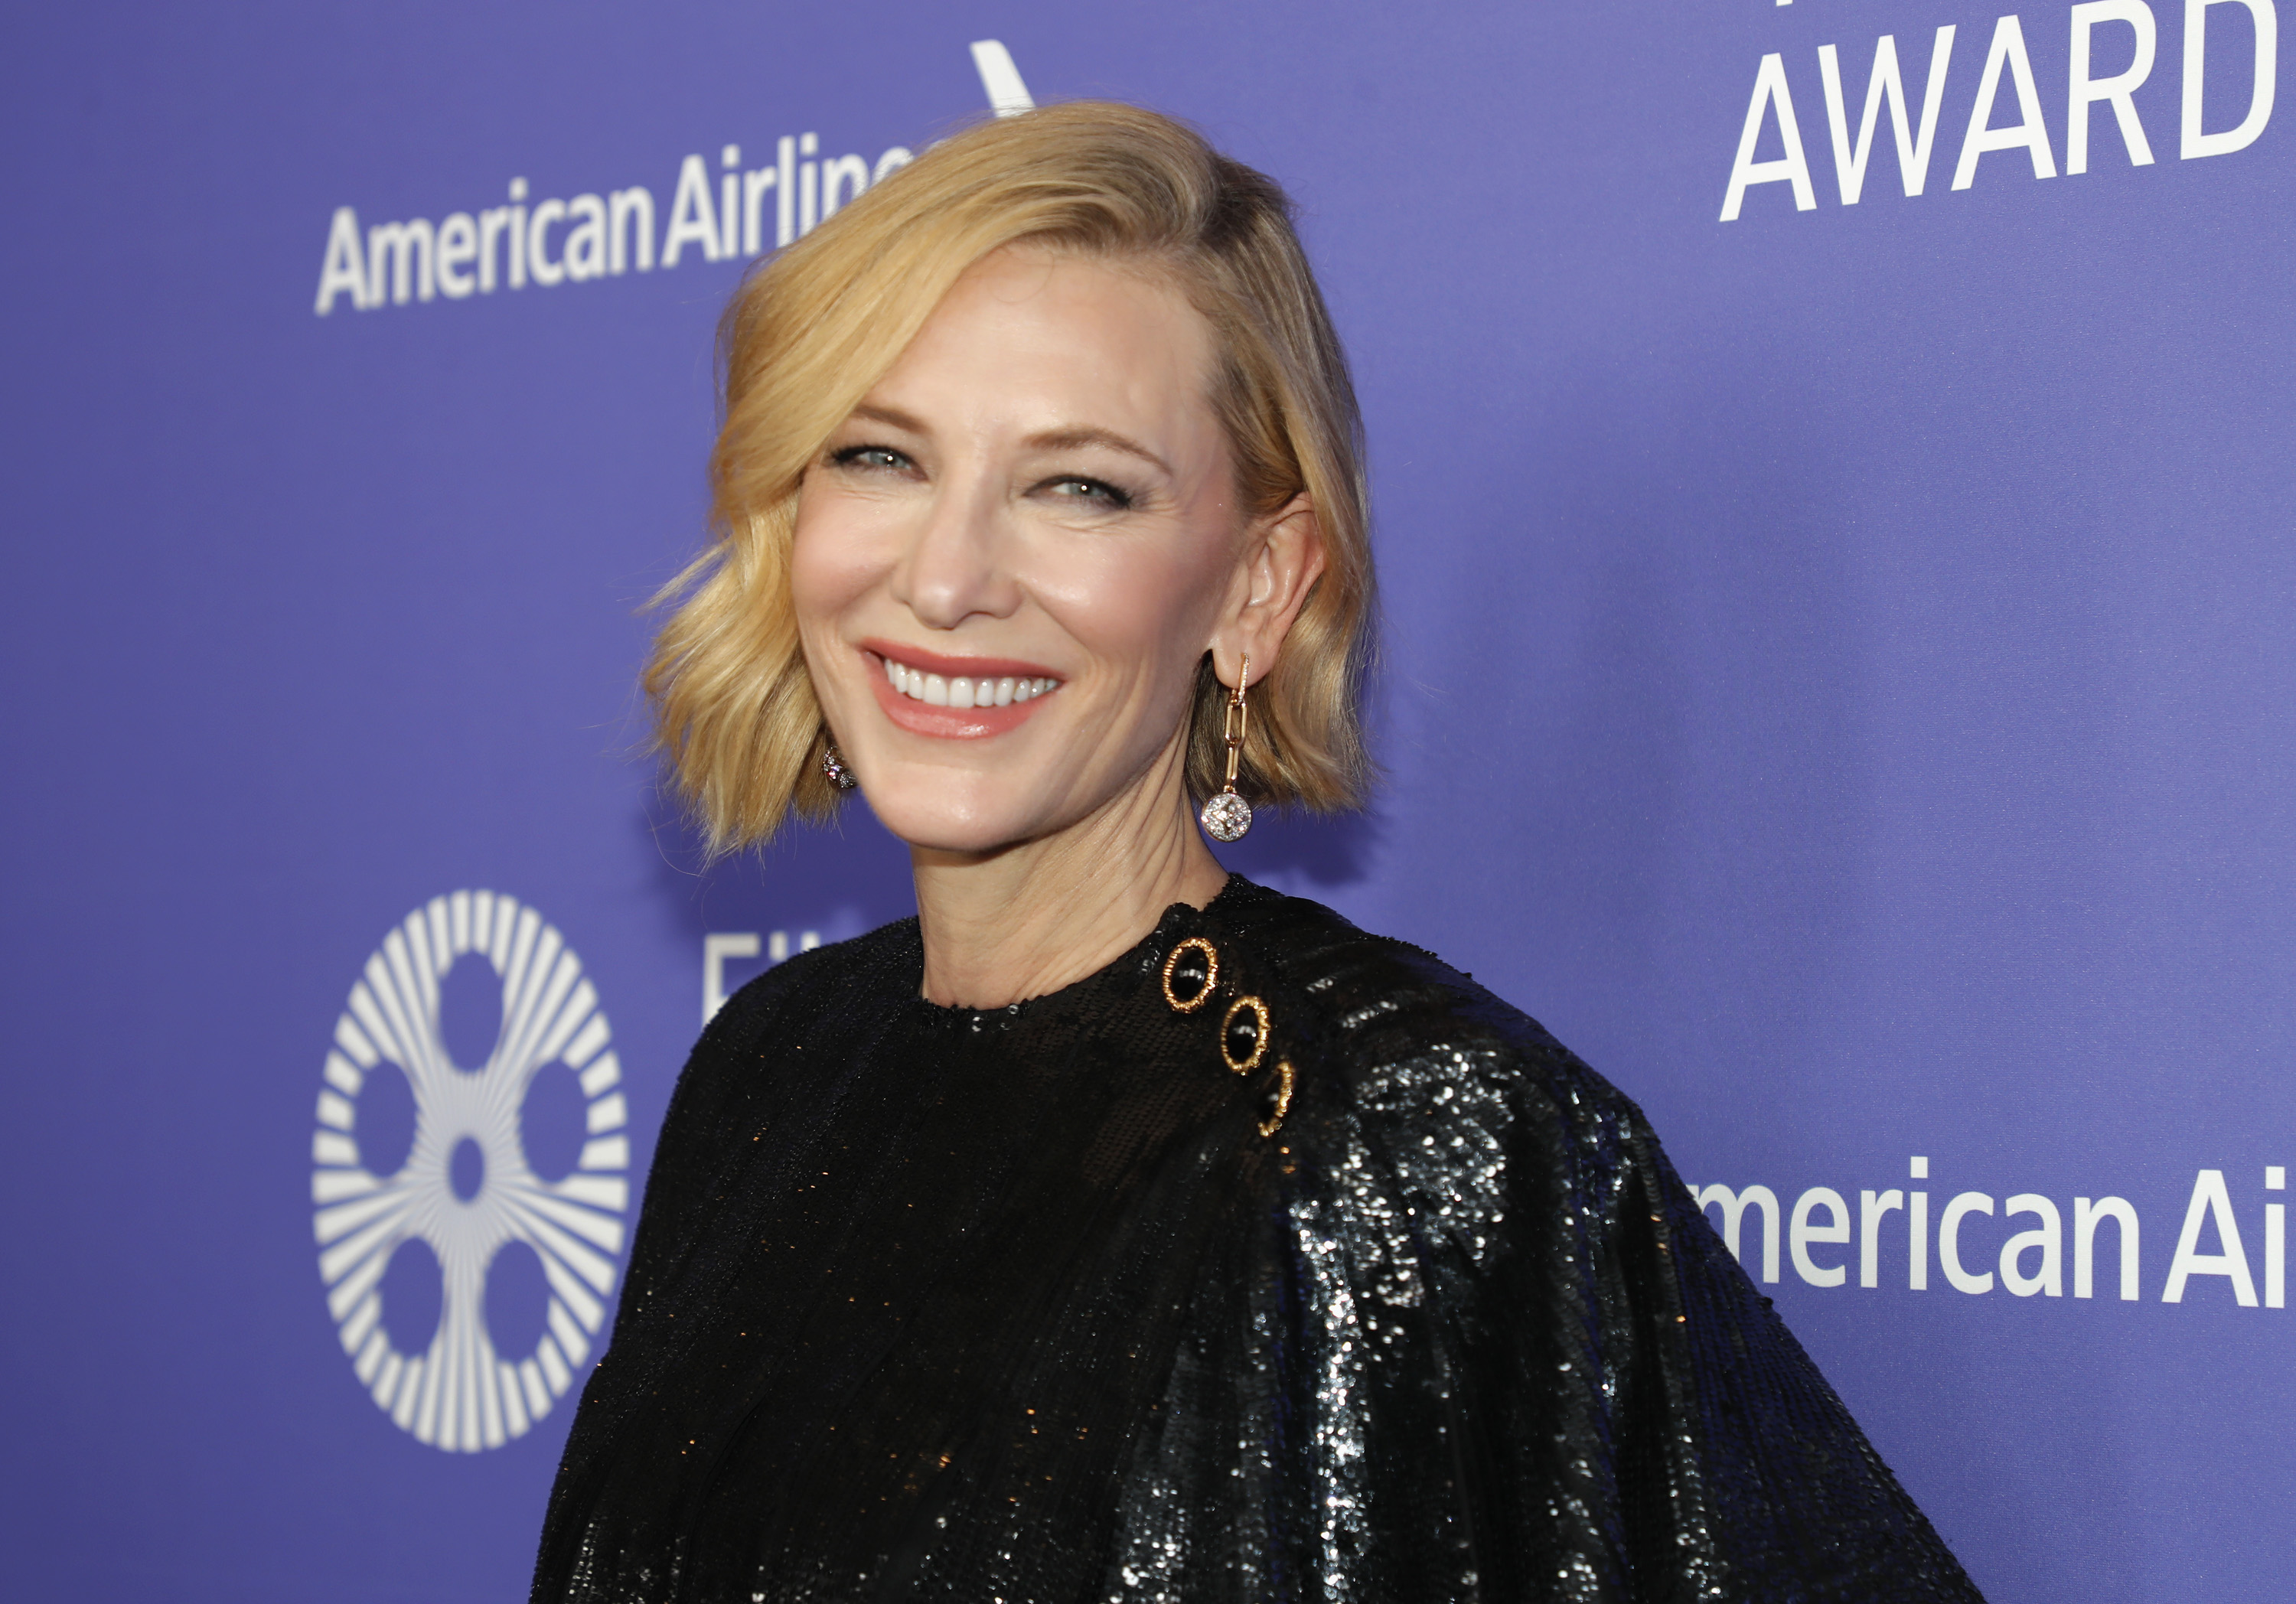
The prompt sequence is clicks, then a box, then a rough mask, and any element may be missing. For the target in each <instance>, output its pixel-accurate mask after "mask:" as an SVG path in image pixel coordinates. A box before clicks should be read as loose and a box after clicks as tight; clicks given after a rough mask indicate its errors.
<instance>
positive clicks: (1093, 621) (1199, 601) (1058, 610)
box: [1037, 533, 1220, 685]
mask: <svg viewBox="0 0 2296 1604" xmlns="http://www.w3.org/2000/svg"><path fill="white" fill-rule="evenodd" d="M1217 557H1218V542H1217V541H1215V540H1213V539H1210V538H1207V537H1202V536H1197V535H1195V534H1193V533H1190V534H1188V535H1185V536H1180V537H1178V538H1173V539H1153V538H1152V539H1147V540H1143V541H1140V542H1138V543H1136V544H1133V543H1124V542H1111V543H1110V544H1108V545H1106V546H1103V547H1102V548H1101V549H1099V550H1097V551H1095V552H1091V553H1090V555H1089V556H1083V557H1079V558H1077V559H1073V560H1071V561H1070V562H1068V563H1064V564H1062V568H1063V569H1064V570H1065V571H1063V572H1062V573H1060V574H1058V575H1056V576H1054V575H1048V576H1046V580H1045V582H1043V583H1041V584H1040V585H1038V586H1037V595H1038V597H1039V598H1040V600H1042V601H1043V602H1044V603H1045V605H1046V610H1047V611H1050V612H1052V613H1053V614H1054V616H1055V618H1057V619H1058V620H1059V622H1060V623H1061V625H1062V626H1063V628H1065V629H1066V630H1067V632H1068V633H1069V634H1071V635H1073V636H1074V637H1075V638H1076V640H1077V641H1078V643H1080V644H1081V645H1083V646H1084V647H1085V648H1086V650H1087V651H1090V652H1092V653H1093V655H1094V656H1095V657H1098V658H1100V659H1103V661H1105V662H1108V663H1111V664H1113V665H1119V666H1121V667H1123V668H1124V669H1125V670H1126V675H1125V677H1127V678H1128V679H1130V680H1132V681H1133V682H1134V683H1156V684H1165V685H1169V684H1171V683H1193V678H1194V675H1195V666H1196V659H1198V658H1199V657H1201V655H1202V653H1203V650H1204V647H1205V645H1206V644H1207V637H1208V636H1209V634H1210V627H1211V623H1212V619H1213V618H1214V617H1215V615H1216V614H1217V612H1218V604H1219V600H1220V597H1219V584H1218V581H1219V565H1218V561H1217Z"/></svg>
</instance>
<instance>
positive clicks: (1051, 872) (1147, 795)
mask: <svg viewBox="0 0 2296 1604" xmlns="http://www.w3.org/2000/svg"><path fill="white" fill-rule="evenodd" d="M1172 756H1173V757H1177V753H1175V754H1172ZM1159 768H1160V769H1169V773H1159V774H1156V775H1152V776H1151V778H1150V781H1149V782H1148V783H1144V784H1142V785H1139V786H1136V787H1134V788H1132V790H1128V791H1127V792H1126V793H1125V794H1124V795H1122V796H1119V797H1118V798H1114V799H1113V800H1111V802H1110V803H1109V804H1108V806H1105V807H1103V808H1102V809H1101V810H1100V811H1098V812H1097V813H1095V814H1091V815H1089V816H1088V817H1087V818H1084V819H1082V820H1079V821H1078V822H1077V823H1075V824H1072V825H1070V827H1069V828H1068V829H1066V830H1063V831H1060V832H1059V833H1058V834H1056V835H1051V836H1046V837H1045V838H1043V839H1038V840H1034V841H1025V842H1022V843H1021V844H1019V845H1017V846H1013V847H1005V848H1003V849H1002V850H1000V851H997V852H995V853H989V854H985V855H963V854H955V853H944V852H935V851H931V850H930V849H927V848H924V847H911V848H910V849H909V859H910V863H911V866H912V868H913V869H914V872H915V875H916V885H917V922H918V926H919V928H920V929H921V930H922V933H923V936H924V947H925V974H924V994H925V997H926V999H927V1000H928V1001H931V1002H938V1003H940V1004H942V1005H944V1006H948V1007H959V1008H983V1009H986V1008H1002V1007H1004V1006H1005V1004H1006V1003H1008V1002H1020V1001H1021V1000H1022V999H1024V998H1028V997H1037V996H1042V995H1044V994H1046V992H1051V991H1057V990H1059V989H1060V988H1061V987H1062V986H1066V985H1068V984H1069V983H1070V982H1071V981H1074V980H1080V979H1082V978H1084V977H1085V976H1087V975H1089V974H1091V973H1092V972H1093V971H1095V970H1100V969H1104V968H1106V967H1107V966H1108V965H1109V964H1110V963H1111V962H1114V961H1115V960H1116V959H1117V957H1118V956H1119V955H1120V954H1121V953H1123V952H1124V951H1125V950H1126V949H1127V948H1128V947H1130V946H1132V945H1134V944H1135V943H1136V942H1137V941H1138V940H1139V939H1140V938H1141V937H1143V936H1145V935H1146V934H1147V933H1148V932H1149V931H1150V930H1152V929H1155V928H1156V921H1157V920H1158V919H1160V917H1161V916H1162V915H1163V912H1164V910H1165V909H1167V908H1169V907H1170V906H1171V905H1172V904H1174V903H1176V902H1184V903H1187V904H1190V905H1191V906H1193V907H1198V908H1201V907H1202V906H1204V905H1205V904H1207V903H1209V902H1210V901H1211V899H1212V898H1213V897H1215V896H1218V895H1219V890H1220V887H1221V886H1223V885H1224V884H1226V880H1227V872H1226V870H1224V869H1222V868H1221V867H1220V866H1219V863H1218V859H1216V858H1214V857H1213V856H1212V855H1211V849H1210V847H1206V846H1205V845H1204V841H1203V838H1202V837H1201V835H1199V834H1198V833H1197V832H1196V825H1195V820H1194V819H1193V817H1192V816H1191V815H1190V814H1189V811H1188V806H1187V796H1186V793H1185V791H1184V790H1182V789H1181V786H1180V783H1179V773H1178V765H1177V762H1172V763H1169V764H1160V765H1159Z"/></svg>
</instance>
